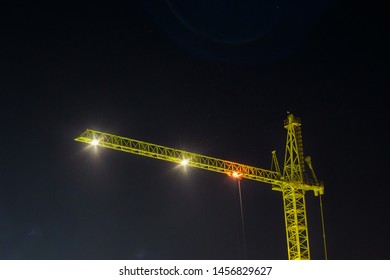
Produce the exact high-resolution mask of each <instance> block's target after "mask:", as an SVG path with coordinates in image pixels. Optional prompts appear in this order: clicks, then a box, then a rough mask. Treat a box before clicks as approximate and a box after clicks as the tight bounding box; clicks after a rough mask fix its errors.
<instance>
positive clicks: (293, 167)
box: [74, 114, 324, 260]
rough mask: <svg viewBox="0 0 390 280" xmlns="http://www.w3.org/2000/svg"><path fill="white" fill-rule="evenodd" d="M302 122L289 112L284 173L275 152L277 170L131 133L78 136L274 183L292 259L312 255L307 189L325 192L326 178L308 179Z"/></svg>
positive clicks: (141, 152) (306, 257)
mask: <svg viewBox="0 0 390 280" xmlns="http://www.w3.org/2000/svg"><path fill="white" fill-rule="evenodd" d="M300 126H301V122H300V120H299V119H298V118H296V117H294V116H293V115H292V114H289V115H288V117H287V120H286V121H285V123H284V127H285V128H286V130H287V141H286V151H285V158H284V169H283V173H282V174H281V172H280V169H279V165H278V163H277V159H276V156H275V153H274V152H273V162H275V165H276V166H277V168H276V171H272V170H267V169H262V168H258V167H253V166H248V165H245V164H241V163H236V162H232V161H228V160H223V159H218V158H214V157H209V156H205V155H200V154H196V153H192V152H187V151H184V150H179V149H175V148H170V147H166V146H161V145H156V144H152V143H148V142H144V141H139V140H135V139H131V138H127V137H122V136H117V135H113V134H109V133H105V132H100V131H96V130H91V129H87V130H85V131H84V132H83V133H82V134H81V135H80V136H79V137H77V138H75V139H74V140H76V141H79V142H83V143H87V144H92V145H96V146H100V147H104V148H109V149H114V150H118V151H122V152H127V153H132V154H137V155H141V156H146V157H151V158H155V159H160V160H165V161H170V162H173V163H178V164H185V165H187V166H192V167H196V168H201V169H205V170H209V171H213V172H218V173H224V174H227V175H230V176H231V175H236V176H239V177H240V178H246V179H249V180H254V181H258V182H262V183H267V184H270V185H272V190H275V191H280V192H281V193H282V196H283V206H284V218H285V228H286V240H287V251H288V259H289V260H308V259H310V247H309V235H308V226H307V217H306V205H305V192H306V191H313V192H314V195H316V196H317V195H322V194H323V193H324V185H323V182H321V181H317V180H313V181H309V180H307V179H304V176H303V172H304V157H303V148H302V135H301V129H300Z"/></svg>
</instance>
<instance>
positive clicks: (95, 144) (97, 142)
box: [91, 139, 99, 146]
mask: <svg viewBox="0 0 390 280" xmlns="http://www.w3.org/2000/svg"><path fill="white" fill-rule="evenodd" d="M98 144H99V140H97V139H93V140H92V141H91V145H92V146H97V145H98Z"/></svg>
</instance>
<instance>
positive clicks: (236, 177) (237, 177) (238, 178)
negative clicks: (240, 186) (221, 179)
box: [228, 171, 244, 180]
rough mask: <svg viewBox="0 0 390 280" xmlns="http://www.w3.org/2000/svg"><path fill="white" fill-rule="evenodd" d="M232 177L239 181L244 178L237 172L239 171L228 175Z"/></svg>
mask: <svg viewBox="0 0 390 280" xmlns="http://www.w3.org/2000/svg"><path fill="white" fill-rule="evenodd" d="M228 175H229V176H230V177H233V178H235V179H237V180H241V179H242V176H244V174H242V173H240V172H237V171H233V172H231V173H229V174H228Z"/></svg>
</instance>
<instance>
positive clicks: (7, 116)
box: [0, 0, 390, 259]
mask: <svg viewBox="0 0 390 280" xmlns="http://www.w3.org/2000/svg"><path fill="white" fill-rule="evenodd" d="M128 2H130V3H127V6H118V5H119V4H116V3H115V4H113V3H112V1H94V2H93V3H90V2H84V1H79V2H78V3H77V4H72V3H70V2H69V1H55V2H54V3H51V4H47V3H44V2H41V3H38V4H37V3H36V2H34V3H33V4H31V3H30V4H23V3H20V2H19V3H18V4H15V3H14V1H8V3H2V4H1V6H0V22H1V25H0V31H1V32H0V71H1V73H0V74H1V75H0V96H1V102H0V105H1V110H0V116H1V136H2V139H3V142H2V145H1V147H0V259H240V258H241V257H242V253H241V252H240V244H239V241H238V237H237V236H238V232H239V230H240V219H239V208H238V196H237V184H236V182H234V181H232V180H231V179H230V178H227V177H225V176H224V175H221V174H216V173H211V172H207V171H203V170H195V169H191V168H189V169H187V170H186V172H184V171H183V170H181V169H179V168H177V167H175V165H173V164H171V163H167V162H162V161H158V160H154V159H149V158H144V157H139V156H135V155H130V154H125V153H121V152H116V151H111V150H104V149H99V150H98V151H96V152H94V151H93V150H86V149H85V146H84V145H83V144H81V143H78V142H75V141H73V139H74V138H75V137H77V136H78V135H79V134H80V133H81V132H82V131H84V130H85V129H86V128H92V129H97V130H101V131H106V132H110V133H113V134H118V135H122V136H127V137H130V138H135V139H139V140H144V141H149V142H153V143H157V144H161V145H165V146H170V147H176V148H180V149H184V150H188V151H192V152H196V153H200V154H205V155H209V156H214V157H218V158H222V159H227V160H231V161H236V162H241V163H244V164H248V165H253V166H257V167H261V168H267V169H268V168H270V163H271V151H272V150H277V154H278V157H279V162H280V163H282V161H283V156H284V149H285V146H284V145H285V141H286V131H285V129H284V128H283V120H284V118H285V117H286V112H287V111H290V112H292V113H294V114H295V115H296V116H297V117H300V118H301V120H302V133H303V145H304V151H305V154H307V155H311V157H312V160H313V165H314V168H315V170H316V173H317V176H318V177H319V178H320V179H321V180H323V181H324V182H325V192H326V193H325V196H324V211H325V226H326V234H327V242H328V256H329V258H330V259H389V258H390V253H389V252H390V241H389V238H388V232H386V230H385V229H386V228H387V226H388V224H389V215H390V210H389V208H390V205H389V202H388V200H387V198H388V196H389V194H390V193H389V187H390V186H389V183H388V181H387V177H388V176H387V175H388V174H389V171H388V156H389V140H390V139H389V136H388V131H387V130H388V127H389V121H390V120H389V117H388V106H389V98H388V93H389V54H388V51H389V49H390V48H389V47H390V44H389V25H387V22H386V21H385V11H384V9H383V8H380V7H378V6H375V4H374V3H371V4H370V3H369V2H367V1H366V2H365V3H364V4H363V3H362V4H360V3H359V2H356V1H354V2H352V1H351V2H341V1H331V0H329V1H328V0H321V1H314V2H315V3H314V4H313V1H308V0H301V1H289V0H272V1H271V0H264V1H248V2H246V3H245V4H244V3H242V2H244V1H199V2H195V1H191V3H183V2H182V1H175V0H166V1H152V0H150V1H128ZM188 2H189V1H188ZM220 2H223V3H222V4H221V3H220ZM241 186H242V189H243V207H244V218H245V226H246V243H247V257H248V258H250V259H287V251H286V242H285V230H284V218H283V209H282V197H281V194H280V193H278V192H274V191H272V190H271V186H269V185H266V184H261V183H258V182H252V181H248V180H243V181H242V182H241ZM306 197H307V208H308V209H307V210H308V223H309V235H310V244H311V254H312V258H313V259H322V258H323V246H322V233H321V226H320V216H319V213H320V212H319V202H318V198H317V197H314V196H313V194H312V193H307V196H306Z"/></svg>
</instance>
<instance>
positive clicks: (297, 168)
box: [281, 114, 310, 260]
mask: <svg viewBox="0 0 390 280" xmlns="http://www.w3.org/2000/svg"><path fill="white" fill-rule="evenodd" d="M300 125H301V123H300V120H299V119H298V118H294V116H293V115H291V114H290V115H289V116H288V118H287V120H286V122H285V126H284V127H285V128H286V129H287V142H286V153H285V158H284V170H283V178H284V181H285V184H284V185H283V186H281V190H282V193H283V205H284V216H285V223H286V237H287V249H288V259H289V260H302V259H303V260H305V259H306V260H307V259H310V250H309V236H308V228H307V218H306V205H305V191H304V190H303V189H302V188H301V186H302V185H303V183H304V182H303V176H302V172H303V170H302V169H303V168H302V166H303V164H304V160H303V149H302V139H301V134H300Z"/></svg>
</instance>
